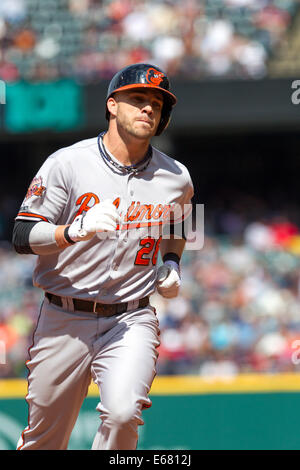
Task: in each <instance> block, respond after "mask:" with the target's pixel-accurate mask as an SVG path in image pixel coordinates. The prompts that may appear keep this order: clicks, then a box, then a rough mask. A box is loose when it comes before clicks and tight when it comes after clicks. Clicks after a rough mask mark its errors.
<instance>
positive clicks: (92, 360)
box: [17, 138, 193, 450]
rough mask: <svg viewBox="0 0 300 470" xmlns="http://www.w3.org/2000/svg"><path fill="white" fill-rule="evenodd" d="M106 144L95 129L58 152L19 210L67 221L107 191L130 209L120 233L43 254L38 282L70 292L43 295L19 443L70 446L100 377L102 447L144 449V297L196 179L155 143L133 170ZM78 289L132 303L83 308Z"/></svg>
mask: <svg viewBox="0 0 300 470" xmlns="http://www.w3.org/2000/svg"><path fill="white" fill-rule="evenodd" d="M102 150H103V148H102V141H101V139H99V140H98V139H97V138H93V139H88V140H84V141H82V142H78V143H76V144H75V145H72V146H70V147H67V148H64V149H61V150H59V151H57V152H55V153H54V154H53V155H51V156H50V157H49V158H48V159H47V160H46V161H45V163H44V164H43V166H42V167H41V169H40V170H39V171H38V173H37V175H36V176H35V178H34V179H33V181H32V183H31V185H30V187H29V189H28V192H27V194H26V197H25V199H24V201H23V204H22V207H21V209H20V212H19V214H18V216H17V220H32V221H36V220H40V221H46V222H50V223H51V224H55V225H68V224H71V223H72V222H73V220H74V218H75V217H76V216H77V215H79V214H84V213H86V212H87V211H88V210H89V209H90V208H91V207H92V206H93V205H94V204H97V203H100V204H101V201H104V200H105V199H111V200H113V202H114V204H115V205H116V206H117V207H118V209H119V211H120V212H121V213H122V218H121V223H120V224H119V226H118V227H117V230H116V231H115V232H113V236H112V235H110V236H109V237H106V238H103V236H102V235H103V234H96V235H95V236H94V237H93V238H92V239H91V240H89V241H84V242H78V243H75V244H73V245H71V246H68V247H67V248H65V249H64V250H63V251H60V252H57V253H55V254H51V255H41V256H38V261H37V265H36V268H35V271H34V284H35V285H36V286H38V287H41V288H42V289H44V290H45V291H47V292H50V293H53V294H56V295H59V296H61V298H62V299H64V301H63V303H62V306H56V305H54V304H53V303H51V302H49V299H48V298H47V297H45V299H44V302H43V304H42V308H41V312H40V316H39V321H38V324H37V328H36V331H35V334H34V341H33V345H32V347H31V349H30V360H29V361H27V367H28V370H29V377H28V395H27V398H26V400H27V402H28V405H29V418H28V426H27V428H26V429H25V430H24V431H23V433H22V436H21V438H20V440H19V443H18V449H25V450H26V449H31V450H34V449H39V450H42V449H66V448H67V446H68V441H69V438H70V434H71V431H72V429H73V426H74V424H75V422H76V419H77V416H78V413H79V410H80V407H81V405H82V402H83V400H84V398H85V396H86V394H87V390H88V386H89V383H90V381H91V379H92V378H93V379H94V381H95V383H96V384H97V385H98V386H99V391H100V395H101V401H100V403H99V405H98V406H97V409H98V410H99V411H100V413H101V421H102V422H101V425H100V426H99V429H98V432H97V434H96V436H95V439H94V442H93V446H92V448H93V449H106V450H108V449H110V450H111V449H135V448H136V445H137V439H138V432H137V428H138V425H141V424H143V420H142V410H143V409H144V408H148V407H150V406H151V400H150V399H149V397H148V393H149V391H150V387H151V384H152V381H153V379H154V377H155V374H156V369H155V367H156V360H157V356H158V351H157V348H158V346H159V344H160V341H159V325H158V319H157V317H156V313H155V309H154V308H153V307H152V306H151V305H150V304H148V305H147V306H146V307H139V299H142V298H143V297H145V296H147V295H150V294H151V293H152V292H153V291H154V289H155V275H156V262H157V256H158V252H159V243H160V241H161V231H160V229H161V227H162V225H163V222H166V221H167V222H168V221H169V216H170V212H171V209H172V208H173V207H174V206H175V204H177V205H179V206H180V207H181V208H182V209H183V210H182V211H181V213H180V214H179V215H178V218H179V217H183V218H184V217H186V216H187V215H188V213H189V210H190V209H191V208H190V207H189V206H187V208H186V207H185V204H189V203H190V199H191V197H192V195H193V186H192V182H191V178H190V176H189V173H188V171H187V170H186V168H185V167H184V165H182V164H181V163H179V162H177V161H175V160H173V159H171V158H170V157H168V156H166V155H164V154H163V153H161V152H159V151H158V150H156V149H154V148H152V158H151V159H150V160H149V159H148V160H147V159H146V160H145V161H144V162H140V164H139V165H138V167H137V169H140V170H142V171H140V172H134V173H132V172H131V173H127V172H126V171H125V170H124V167H123V168H122V167H120V166H119V164H118V162H117V160H115V159H114V157H113V156H112V155H110V159H107V158H106V157H105V153H103V151H102ZM106 156H107V155H106ZM185 209H187V210H185ZM175 213H176V212H175ZM176 217H177V216H176ZM149 228H150V229H151V230H150V232H149ZM131 234H133V235H134V236H129V235H131ZM69 297H73V298H79V299H86V300H94V301H98V302H102V303H108V304H109V303H120V302H128V307H127V311H126V312H124V313H122V314H118V315H113V316H111V317H103V316H101V315H97V314H95V313H89V312H87V313H85V312H81V311H75V310H74V305H73V308H72V302H68V300H69Z"/></svg>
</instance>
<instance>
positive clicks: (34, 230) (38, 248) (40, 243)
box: [12, 221, 72, 255]
mask: <svg viewBox="0 0 300 470" xmlns="http://www.w3.org/2000/svg"><path fill="white" fill-rule="evenodd" d="M65 228H66V226H64V225H54V224H50V223H48V222H32V223H30V222H23V221H16V223H15V226H14V231H13V240H12V242H13V245H14V248H15V250H16V251H17V253H20V254H36V255H51V254H54V253H58V252H59V251H62V250H63V249H64V248H66V247H67V246H70V245H71V244H72V243H70V242H69V241H68V240H67V239H66V238H65Z"/></svg>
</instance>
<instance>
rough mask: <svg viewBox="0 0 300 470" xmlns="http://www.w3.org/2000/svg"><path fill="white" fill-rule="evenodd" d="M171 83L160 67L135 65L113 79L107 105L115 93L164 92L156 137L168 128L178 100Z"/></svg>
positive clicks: (120, 72)
mask: <svg viewBox="0 0 300 470" xmlns="http://www.w3.org/2000/svg"><path fill="white" fill-rule="evenodd" d="M169 87H170V82H169V79H168V77H167V75H166V74H165V73H164V72H163V71H162V70H161V69H159V68H158V67H156V66H154V65H151V64H133V65H129V66H128V67H125V68H123V69H122V70H120V71H119V72H117V73H116V74H115V75H114V77H113V78H112V80H111V82H110V84H109V86H108V90H107V96H106V103H107V100H108V98H110V97H111V96H112V95H113V93H115V92H117V91H121V90H130V89H133V88H156V89H157V90H159V91H161V92H162V95H163V99H164V104H163V108H162V112H161V119H160V123H159V125H158V127H157V131H156V134H155V135H160V134H161V133H162V131H163V130H164V129H165V128H166V127H167V125H168V123H169V120H170V116H171V111H172V107H173V106H174V105H175V104H176V103H177V98H176V96H175V95H173V93H171V92H170V91H169ZM106 119H107V120H109V111H108V109H107V105H106Z"/></svg>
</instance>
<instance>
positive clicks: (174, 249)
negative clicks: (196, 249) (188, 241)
mask: <svg viewBox="0 0 300 470" xmlns="http://www.w3.org/2000/svg"><path fill="white" fill-rule="evenodd" d="M184 247H185V239H184V238H174V237H172V235H171V236H170V239H164V238H163V239H162V240H161V243H160V253H161V257H162V259H163V258H164V256H165V255H166V254H167V253H175V254H176V255H177V256H178V257H179V259H180V258H181V256H182V253H183V250H184Z"/></svg>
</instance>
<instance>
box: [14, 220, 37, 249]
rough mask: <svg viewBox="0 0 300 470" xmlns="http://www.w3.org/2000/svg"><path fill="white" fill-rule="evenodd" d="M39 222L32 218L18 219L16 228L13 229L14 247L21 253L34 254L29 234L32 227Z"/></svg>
mask: <svg viewBox="0 0 300 470" xmlns="http://www.w3.org/2000/svg"><path fill="white" fill-rule="evenodd" d="M36 224H38V222H32V221H30V220H28V221H26V220H16V221H15V225H14V229H13V236H12V244H13V246H14V249H15V250H16V252H17V253H19V254H20V255H34V254H36V253H34V252H33V251H32V249H31V248H30V245H29V234H30V232H31V230H32V228H33V227H34V226H35V225H36Z"/></svg>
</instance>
